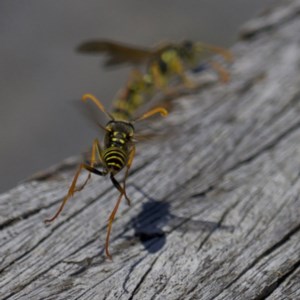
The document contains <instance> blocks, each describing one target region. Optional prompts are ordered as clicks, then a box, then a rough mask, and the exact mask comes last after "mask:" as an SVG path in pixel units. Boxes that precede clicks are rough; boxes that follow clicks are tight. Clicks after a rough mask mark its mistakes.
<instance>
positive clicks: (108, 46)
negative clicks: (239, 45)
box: [78, 40, 232, 89]
mask: <svg viewBox="0 0 300 300" xmlns="http://www.w3.org/2000/svg"><path fill="white" fill-rule="evenodd" d="M78 51H79V52H83V53H103V54H106V55H107V56H108V57H107V59H106V61H105V63H104V65H105V66H106V67H111V66H117V65H121V64H131V65H134V66H141V65H144V66H146V72H145V75H144V78H143V80H146V81H150V82H151V81H152V83H153V85H154V86H155V88H159V89H163V88H165V87H167V86H168V84H169V82H170V79H171V78H173V77H174V76H177V77H179V78H180V79H181V81H182V82H183V84H184V85H185V86H186V87H192V86H193V84H192V82H191V81H190V80H189V78H188V77H187V76H186V73H185V71H186V70H188V69H191V68H193V67H195V65H196V64H197V63H199V61H203V60H205V59H207V58H208V57H209V56H211V55H212V54H218V55H221V56H222V57H223V58H224V59H225V60H226V61H228V62H230V61H232V54H231V52H230V51H229V50H226V49H223V48H221V47H217V46H213V45H208V44H204V43H200V42H191V41H183V42H181V43H178V44H176V43H162V44H160V45H158V46H157V47H153V48H149V49H148V48H139V47H134V46H129V45H125V44H122V43H118V42H114V41H110V40H91V41H88V42H85V43H82V44H81V45H80V46H79V47H78ZM208 63H209V64H210V65H211V67H212V68H213V69H214V70H215V71H216V72H217V73H218V75H219V78H220V80H221V81H223V82H227V81H228V80H229V73H228V72H227V71H226V70H225V69H224V68H223V67H222V66H221V65H220V64H219V63H217V62H216V61H210V62H208Z"/></svg>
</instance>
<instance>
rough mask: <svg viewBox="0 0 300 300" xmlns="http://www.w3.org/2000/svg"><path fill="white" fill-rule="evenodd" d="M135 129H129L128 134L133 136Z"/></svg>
mask: <svg viewBox="0 0 300 300" xmlns="http://www.w3.org/2000/svg"><path fill="white" fill-rule="evenodd" d="M133 134H134V131H133V129H132V128H130V129H129V132H128V136H129V137H133Z"/></svg>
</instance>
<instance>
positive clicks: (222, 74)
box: [210, 61, 230, 83]
mask: <svg viewBox="0 0 300 300" xmlns="http://www.w3.org/2000/svg"><path fill="white" fill-rule="evenodd" d="M210 65H211V67H212V68H213V69H214V70H215V71H216V72H217V73H218V75H219V78H220V80H221V81H222V82H224V83H227V82H228V81H229V80H230V75H229V72H227V71H226V70H225V69H224V68H223V67H222V66H221V65H220V64H219V63H217V62H215V61H212V62H210Z"/></svg>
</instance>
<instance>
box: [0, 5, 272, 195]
mask: <svg viewBox="0 0 300 300" xmlns="http://www.w3.org/2000/svg"><path fill="white" fill-rule="evenodd" d="M277 2H278V0H277V1H276V0H226V1H225V0H197V1H196V0H194V1H192V0H185V1H182V0H165V1H162V0H160V1H157V0H152V1H141V0H128V1H121V0H119V1H115V0H111V1H101V0H85V1H83V0H81V1H79V0H60V1H50V0H48V1H47V0H44V1H38V0H26V1H17V0H1V1H0V39H1V44H0V45H1V46H0V67H1V69H0V70H1V71H0V101H1V109H0V125H1V126H0V139H1V147H0V151H1V153H0V167H1V180H0V192H3V191H5V190H7V189H9V188H11V187H13V186H14V185H16V184H17V182H19V181H20V180H23V179H25V178H26V177H28V176H30V175H31V174H32V173H34V172H37V171H39V170H42V169H44V168H46V167H49V166H51V165H53V164H56V163H58V162H59V161H61V160H62V159H64V158H66V157H68V156H71V155H75V154H79V153H81V152H83V151H85V150H86V149H87V148H88V147H89V146H90V144H91V142H92V140H93V139H94V137H95V135H96V134H97V132H96V131H95V130H94V129H92V127H90V126H89V124H88V123H89V122H88V121H87V120H86V119H85V118H84V117H83V116H82V115H81V114H80V112H79V110H78V109H76V105H74V102H76V101H78V102H79V101H80V97H81V95H82V94H83V93H86V92H90V93H94V94H95V95H97V96H98V97H99V98H100V99H102V100H103V102H105V104H106V106H107V107H109V106H110V100H111V99H112V97H113V96H114V94H115V93H116V91H117V90H118V89H119V88H120V87H121V86H122V84H124V82H125V81H126V78H127V75H128V71H129V69H128V68H122V69H121V70H114V71H109V72H108V71H105V70H103V69H102V68H101V67H100V66H101V64H100V62H101V59H100V58H98V57H97V56H84V55H79V54H77V53H76V52H75V51H74V49H75V47H77V46H78V44H80V43H81V42H82V41H84V40H87V39H90V38H97V37H101V38H110V39H115V40H118V41H122V42H128V43H132V44H134V45H140V46H151V45H153V44H156V43H158V42H159V41H161V40H170V41H181V40H183V39H191V40H199V41H203V42H207V43H211V44H216V45H223V46H227V47H229V46H230V45H231V44H233V43H234V42H235V40H236V35H237V32H238V29H239V27H240V26H241V25H242V24H243V23H244V22H246V21H247V20H249V19H251V18H252V17H253V16H254V15H256V14H257V13H258V12H260V11H262V10H264V9H266V8H268V7H271V6H272V5H274V4H275V3H277ZM83 106H84V105H83Z"/></svg>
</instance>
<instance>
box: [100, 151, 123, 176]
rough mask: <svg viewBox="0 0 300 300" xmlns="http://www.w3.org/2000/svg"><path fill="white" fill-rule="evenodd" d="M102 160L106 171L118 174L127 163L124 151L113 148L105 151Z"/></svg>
mask: <svg viewBox="0 0 300 300" xmlns="http://www.w3.org/2000/svg"><path fill="white" fill-rule="evenodd" d="M103 159H104V161H105V164H106V166H107V168H108V169H110V170H112V171H113V172H114V173H118V172H119V171H120V170H122V169H123V168H124V166H125V165H126V162H127V154H126V152H125V151H124V150H122V149H120V148H117V147H113V148H108V149H106V150H105V152H104V155H103Z"/></svg>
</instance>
